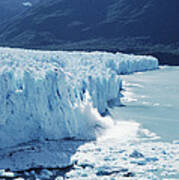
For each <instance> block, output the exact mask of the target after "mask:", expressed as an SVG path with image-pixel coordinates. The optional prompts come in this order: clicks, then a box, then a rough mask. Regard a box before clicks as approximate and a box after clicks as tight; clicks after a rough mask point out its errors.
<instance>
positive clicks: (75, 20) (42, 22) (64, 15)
mask: <svg viewBox="0 0 179 180" xmlns="http://www.w3.org/2000/svg"><path fill="white" fill-rule="evenodd" d="M178 9H179V1H177V0H172V1H170V2H169V1H163V0H158V1H156V0H110V1H109V0H101V1H96V0H85V1H84V0H56V1H53V0H46V1H45V2H44V1H43V3H41V4H39V5H38V6H35V7H33V8H31V9H30V10H29V11H28V13H27V14H26V15H25V16H23V17H19V18H17V19H16V21H13V22H11V23H8V24H5V26H4V27H5V28H4V29H3V30H1V32H0V34H1V35H0V44H1V45H7V46H15V47H25V48H38V49H39V48H40V49H41V48H42V49H66V50H67V49H70V50H71V49H73V50H74V49H75V50H78V49H80V50H108V51H118V50H120V51H125V52H134V53H144V54H154V55H157V56H160V57H159V59H163V58H162V57H163V56H164V57H165V56H167V55H169V57H170V58H171V59H172V58H173V60H172V62H174V63H173V64H175V63H178V62H176V59H178V54H179V53H178V51H179V50H178V47H179V46H178V45H179V43H178V42H179V33H178V32H179V21H178V19H179V13H178V11H177V10H178ZM175 56H176V57H175ZM163 62H164V61H163ZM164 63H165V62H164Z"/></svg>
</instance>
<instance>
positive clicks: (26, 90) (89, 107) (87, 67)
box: [0, 48, 158, 147]
mask: <svg viewBox="0 0 179 180" xmlns="http://www.w3.org/2000/svg"><path fill="white" fill-rule="evenodd" d="M156 68H158V61H157V59H156V58H154V57H151V56H134V55H125V54H121V53H117V54H112V53H105V52H91V53H86V52H62V51H33V50H21V49H10V48H0V144H1V147H6V146H13V145H16V144H19V143H23V142H27V141H31V140H44V139H61V138H66V137H71V138H72V137H74V138H80V139H83V138H85V139H88V138H89V139H91V138H95V136H96V128H98V127H99V126H101V121H102V118H101V117H100V116H99V113H100V114H103V113H105V112H106V110H107V108H108V102H109V101H113V102H117V103H118V104H120V89H121V88H122V83H121V79H120V77H119V75H120V74H127V73H132V72H136V71H145V70H151V69H156ZM98 112H99V113H98ZM100 119H101V121H100Z"/></svg>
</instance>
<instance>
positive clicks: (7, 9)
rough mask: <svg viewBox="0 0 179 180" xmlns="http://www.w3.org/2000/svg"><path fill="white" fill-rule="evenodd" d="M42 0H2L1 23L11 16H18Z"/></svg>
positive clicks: (0, 5) (0, 4) (0, 6)
mask: <svg viewBox="0 0 179 180" xmlns="http://www.w3.org/2000/svg"><path fill="white" fill-rule="evenodd" d="M39 1H40V0H1V1H0V24H1V23H2V22H4V21H8V20H9V18H12V17H13V16H16V15H18V14H20V13H22V12H24V11H26V10H27V9H29V8H30V7H32V6H33V5H35V4H36V3H38V2H39Z"/></svg>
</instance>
